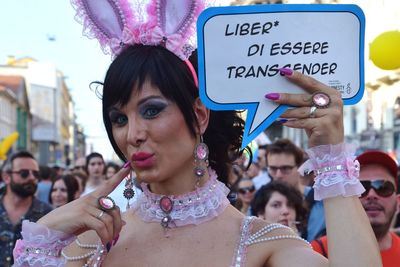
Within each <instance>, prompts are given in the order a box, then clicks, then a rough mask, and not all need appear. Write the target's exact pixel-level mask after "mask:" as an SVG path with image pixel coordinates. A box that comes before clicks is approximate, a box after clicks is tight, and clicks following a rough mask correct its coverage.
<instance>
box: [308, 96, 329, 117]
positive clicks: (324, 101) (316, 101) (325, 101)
mask: <svg viewBox="0 0 400 267" xmlns="http://www.w3.org/2000/svg"><path fill="white" fill-rule="evenodd" d="M311 101H312V103H313V105H314V106H315V107H316V108H327V107H329V105H330V104H331V98H330V97H329V95H328V94H326V93H323V92H316V93H314V94H313V95H312V96H311ZM310 113H311V112H310Z"/></svg>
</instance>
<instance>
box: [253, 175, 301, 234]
mask: <svg viewBox="0 0 400 267" xmlns="http://www.w3.org/2000/svg"><path fill="white" fill-rule="evenodd" d="M251 211H252V215H254V216H257V217H259V218H262V219H264V220H266V221H267V222H269V223H280V224H283V225H286V226H289V227H290V228H292V229H293V230H294V231H295V232H296V233H298V234H299V235H300V233H301V232H302V231H303V230H304V229H305V226H306V218H307V210H306V208H305V206H304V205H303V196H302V195H301V193H300V192H299V191H298V190H297V189H296V188H295V187H293V186H291V185H289V184H287V183H284V182H281V181H273V182H270V183H268V184H267V185H264V186H262V187H261V188H260V189H259V190H258V191H257V193H256V194H255V196H254V199H253V201H252V203H251Z"/></svg>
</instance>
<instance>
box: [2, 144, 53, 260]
mask: <svg viewBox="0 0 400 267" xmlns="http://www.w3.org/2000/svg"><path fill="white" fill-rule="evenodd" d="M3 179H4V183H5V185H6V190H5V193H3V194H1V195H0V266H4V267H8V266H11V265H12V264H13V257H12V251H13V248H14V245H15V242H16V240H18V239H20V238H21V226H22V221H23V220H29V221H32V222H36V221H37V220H39V219H40V218H41V217H42V216H44V215H45V214H47V213H48V212H50V211H51V207H50V206H49V205H48V204H46V203H44V202H42V201H40V200H38V199H36V198H35V197H34V194H35V192H36V188H37V183H38V179H39V166H38V163H37V162H36V160H35V158H34V157H33V155H32V154H31V153H29V152H27V151H20V152H17V153H15V154H14V155H12V156H11V157H10V159H9V161H8V162H7V163H6V166H5V168H4V172H3Z"/></svg>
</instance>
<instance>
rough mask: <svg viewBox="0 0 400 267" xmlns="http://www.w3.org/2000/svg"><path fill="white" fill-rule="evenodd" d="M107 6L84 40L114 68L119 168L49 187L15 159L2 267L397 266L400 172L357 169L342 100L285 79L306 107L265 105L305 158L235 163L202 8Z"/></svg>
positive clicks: (94, 167) (292, 148)
mask: <svg viewBox="0 0 400 267" xmlns="http://www.w3.org/2000/svg"><path fill="white" fill-rule="evenodd" d="M98 2H99V3H100V1H96V4H93V3H92V1H74V7H75V8H76V11H77V16H78V17H80V18H81V20H82V22H83V25H84V27H85V29H84V32H85V33H87V32H90V36H91V37H94V38H97V39H98V40H99V42H100V45H101V46H102V48H103V50H104V51H109V52H110V53H111V54H112V55H113V62H112V63H111V65H110V67H109V69H108V71H107V73H106V76H105V78H104V82H103V83H100V84H101V85H102V87H103V92H102V108H103V109H102V110H103V112H102V117H103V122H104V125H105V129H106V132H107V135H108V138H109V140H110V143H111V145H112V147H113V149H114V151H115V153H116V154H117V155H118V156H119V158H120V159H121V160H123V161H124V164H123V165H122V167H121V168H119V166H111V165H110V166H109V167H107V170H106V167H105V163H104V159H103V158H102V156H101V155H100V154H98V153H92V154H90V155H88V156H87V157H86V162H85V161H84V160H79V162H78V161H77V162H76V164H75V167H76V168H77V170H76V171H73V172H72V173H69V174H61V173H59V174H58V175H57V177H53V176H52V174H51V171H49V170H43V171H42V174H41V170H40V168H39V166H38V164H37V162H36V160H35V159H34V157H33V156H32V155H31V154H30V153H29V152H17V153H16V154H14V155H12V156H11V157H10V158H9V160H8V162H7V164H6V166H5V168H4V169H3V170H2V179H3V182H4V185H5V186H4V190H3V193H2V194H1V196H0V227H1V230H2V239H1V240H0V253H2V254H1V255H0V256H1V259H2V261H3V262H1V264H4V265H5V266H9V265H10V264H11V263H12V262H13V261H14V263H15V266H199V267H200V266H234V267H243V266H254V267H259V266H269V267H277V266H285V267H291V266H331V267H343V266H351V267H359V266H371V267H379V266H382V262H383V264H384V265H383V266H385V267H392V266H396V265H398V262H399V261H400V249H399V239H398V237H397V236H396V235H395V234H393V233H392V232H391V230H390V229H391V223H392V219H393V217H394V215H395V213H396V211H397V209H398V206H399V196H398V194H397V190H398V181H397V164H396V162H395V161H394V160H393V159H392V158H390V157H389V156H388V155H387V154H386V153H384V152H382V151H379V152H365V153H363V154H361V155H359V156H358V157H357V159H356V158H355V155H354V153H355V148H354V146H352V145H350V144H346V143H345V138H344V125H343V101H342V97H341V94H340V92H338V91H337V90H335V89H333V88H331V87H329V86H327V85H325V84H323V83H321V82H319V81H317V80H315V79H314V78H312V77H309V76H306V75H304V74H302V73H300V72H296V71H294V70H292V69H289V68H282V69H279V70H278V71H279V76H278V78H279V79H284V80H285V81H286V82H289V83H293V84H295V85H297V86H299V87H301V88H302V89H303V90H304V92H303V93H302V94H292V93H289V92H288V93H276V92H267V93H266V95H265V99H260V101H270V102H271V103H273V104H276V105H289V106H292V107H293V108H292V109H288V110H287V111H286V112H284V113H283V114H281V118H283V119H287V120H286V121H285V122H284V123H283V125H284V126H285V127H291V128H299V129H303V130H305V133H306V134H307V137H308V149H307V150H306V151H303V150H302V149H300V148H299V147H298V146H296V145H295V144H294V143H293V142H291V141H290V140H287V139H279V140H275V141H274V142H273V143H271V144H267V145H263V146H260V147H259V148H258V152H257V153H254V155H253V156H254V160H253V158H252V152H249V153H247V154H246V153H244V151H243V150H242V149H241V145H242V144H241V142H242V138H243V132H244V123H245V122H244V120H243V119H242V117H241V116H240V114H239V112H237V111H235V110H229V111H215V110H210V109H208V108H207V107H206V106H205V105H204V104H203V103H202V101H201V100H200V98H199V84H198V77H197V66H198V64H197V63H198V62H197V52H196V47H195V44H194V43H193V42H192V39H193V38H192V37H195V36H194V35H195V32H194V26H195V23H196V18H197V16H198V15H199V14H200V12H201V11H202V9H203V8H204V7H205V4H206V3H205V2H204V1H202V0H196V1H150V4H148V5H144V3H142V1H137V3H129V4H128V2H125V1H117V2H115V1H104V2H101V3H102V4H98ZM131 4H133V5H135V6H131ZM137 15H139V16H137ZM177 18H178V19H177ZM179 18H183V21H181V20H180V19H179ZM278 71H277V75H278ZM271 90H272V89H271ZM83 168H84V169H85V170H86V171H87V177H86V178H83V179H81V178H80V176H78V175H77V173H78V172H77V171H78V169H83ZM49 173H50V174H49ZM359 174H360V175H359ZM41 176H43V177H41ZM359 177H360V178H359ZM134 178H135V179H134ZM41 179H43V181H41V182H39V180H41ZM38 183H41V184H42V185H40V187H38V186H37V184H38ZM37 188H40V192H39V190H37ZM138 189H139V190H138ZM135 191H136V192H137V193H138V194H135ZM46 192H47V193H46ZM35 194H36V195H37V196H38V197H40V198H41V199H42V200H43V201H41V200H39V199H38V198H37V197H36V196H35ZM124 198H126V200H128V201H127V205H126V208H125V207H124V204H123V203H122V201H119V199H124ZM132 198H134V199H133V201H132V202H131V203H130V202H129V201H130V200H132ZM71 200H72V201H71ZM126 200H125V201H126ZM45 202H48V203H49V204H51V205H52V206H50V205H49V204H46V203H45ZM368 220H369V223H368ZM3 233H4V235H3ZM325 235H326V237H325ZM3 236H4V238H3ZM17 239H18V240H17ZM307 240H308V241H309V242H311V244H310V243H309V242H307ZM328 241H329V246H328ZM312 248H313V249H314V250H315V251H314V250H313V249H312ZM12 253H13V254H12ZM13 257H14V258H13Z"/></svg>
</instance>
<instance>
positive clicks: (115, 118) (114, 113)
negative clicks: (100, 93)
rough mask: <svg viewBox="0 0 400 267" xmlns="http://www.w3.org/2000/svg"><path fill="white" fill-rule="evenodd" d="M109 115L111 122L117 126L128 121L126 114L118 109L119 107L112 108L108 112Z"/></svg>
mask: <svg viewBox="0 0 400 267" xmlns="http://www.w3.org/2000/svg"><path fill="white" fill-rule="evenodd" d="M108 117H109V118H110V121H111V123H112V124H113V125H116V126H123V125H125V124H126V123H127V121H128V118H127V117H126V115H125V114H123V113H122V112H120V111H118V110H117V109H111V110H110V111H109V112H108Z"/></svg>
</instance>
